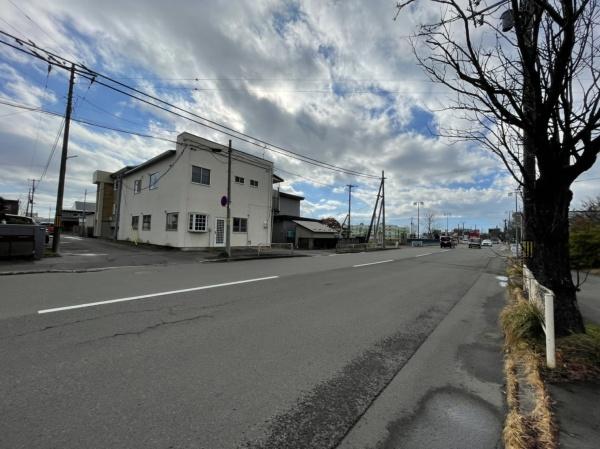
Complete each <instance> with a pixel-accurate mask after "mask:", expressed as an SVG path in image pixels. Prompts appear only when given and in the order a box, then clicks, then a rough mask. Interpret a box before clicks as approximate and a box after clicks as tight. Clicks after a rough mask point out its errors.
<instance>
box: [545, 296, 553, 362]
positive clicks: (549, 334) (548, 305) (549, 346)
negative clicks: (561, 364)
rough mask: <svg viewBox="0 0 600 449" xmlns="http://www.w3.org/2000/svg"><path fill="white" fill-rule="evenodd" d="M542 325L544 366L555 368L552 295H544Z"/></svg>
mask: <svg viewBox="0 0 600 449" xmlns="http://www.w3.org/2000/svg"><path fill="white" fill-rule="evenodd" d="M544 324H545V331H546V364H547V365H548V368H556V346H555V341H554V295H553V294H552V293H545V294H544Z"/></svg>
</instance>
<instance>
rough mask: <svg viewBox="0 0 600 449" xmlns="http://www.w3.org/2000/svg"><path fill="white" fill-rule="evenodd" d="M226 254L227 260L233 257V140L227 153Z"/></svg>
mask: <svg viewBox="0 0 600 449" xmlns="http://www.w3.org/2000/svg"><path fill="white" fill-rule="evenodd" d="M225 239H226V243H225V252H226V253H227V258H228V259H229V258H230V257H231V139H229V151H228V152H227V226H226V228H225Z"/></svg>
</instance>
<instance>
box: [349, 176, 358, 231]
mask: <svg viewBox="0 0 600 449" xmlns="http://www.w3.org/2000/svg"><path fill="white" fill-rule="evenodd" d="M347 186H348V238H350V236H351V235H352V228H351V225H352V222H351V220H350V218H351V217H350V213H351V210H352V187H356V186H355V185H352V184H347Z"/></svg>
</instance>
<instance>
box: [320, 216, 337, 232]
mask: <svg viewBox="0 0 600 449" xmlns="http://www.w3.org/2000/svg"><path fill="white" fill-rule="evenodd" d="M320 222H321V223H322V224H324V225H326V226H329V227H330V228H331V229H335V230H336V231H338V232H341V230H342V225H341V224H340V222H339V221H337V219H336V218H335V217H326V218H321V220H320Z"/></svg>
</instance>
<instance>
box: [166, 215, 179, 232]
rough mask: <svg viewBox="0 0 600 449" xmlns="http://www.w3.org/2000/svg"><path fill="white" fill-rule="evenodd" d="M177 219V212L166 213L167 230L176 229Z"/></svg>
mask: <svg viewBox="0 0 600 449" xmlns="http://www.w3.org/2000/svg"><path fill="white" fill-rule="evenodd" d="M178 221H179V213H177V212H170V213H168V214H167V231H177V222H178Z"/></svg>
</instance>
